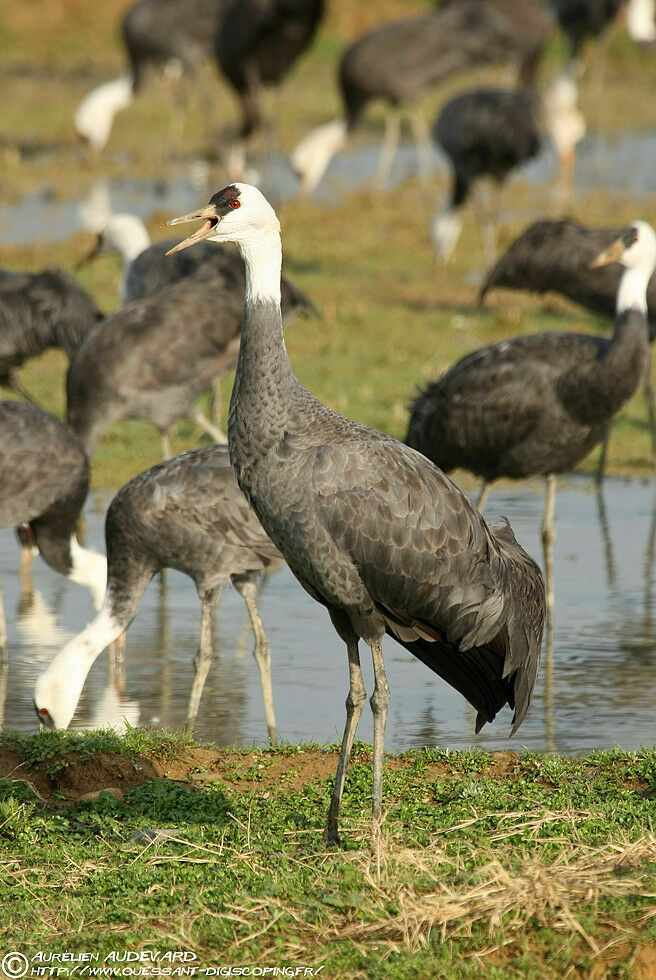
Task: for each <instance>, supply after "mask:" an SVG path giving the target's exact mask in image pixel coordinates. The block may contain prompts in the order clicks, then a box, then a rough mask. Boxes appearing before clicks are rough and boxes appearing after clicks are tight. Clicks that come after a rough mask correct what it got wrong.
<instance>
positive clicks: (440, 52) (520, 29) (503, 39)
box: [339, 0, 552, 128]
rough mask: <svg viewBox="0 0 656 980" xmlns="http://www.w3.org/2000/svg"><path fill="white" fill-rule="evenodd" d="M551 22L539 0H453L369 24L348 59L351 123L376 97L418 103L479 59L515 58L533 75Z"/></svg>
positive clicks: (343, 70)
mask: <svg viewBox="0 0 656 980" xmlns="http://www.w3.org/2000/svg"><path fill="white" fill-rule="evenodd" d="M551 23H552V21H551V18H550V17H549V15H548V13H547V12H546V11H545V10H544V9H543V8H542V7H541V6H539V5H538V4H536V3H534V2H533V0H452V2H450V3H448V4H445V5H442V6H441V7H440V8H439V9H438V10H437V11H436V12H435V13H433V14H426V15H424V16H420V17H408V18H405V19H404V20H398V21H393V22H392V23H389V24H383V25H382V26H380V27H377V28H374V29H373V30H371V31H368V32H367V33H366V34H364V35H363V36H362V37H360V38H358V40H357V41H355V43H354V44H352V45H351V46H350V47H349V48H348V49H347V50H346V52H345V54H344V56H343V57H342V61H341V63H340V70H339V81H340V88H341V92H342V99H343V102H344V108H345V115H346V119H347V122H348V125H349V128H352V127H353V126H354V125H355V124H356V123H357V121H358V119H359V117H360V116H361V114H362V112H363V110H364V108H365V106H366V105H367V104H368V103H369V102H370V101H372V100H374V99H380V98H382V99H385V100H386V101H388V102H390V103H391V104H392V105H408V104H411V103H413V102H415V101H416V100H417V99H418V98H420V97H421V95H423V93H424V92H426V91H427V90H428V89H429V88H430V87H432V86H434V85H436V84H437V83H438V82H440V81H442V79H444V78H446V77H447V76H448V75H450V74H453V73H454V72H456V71H462V70H463V69H466V68H470V67H471V66H473V65H479V64H488V63H491V62H497V61H515V62H518V63H519V65H520V69H521V74H522V78H523V80H524V81H526V82H529V81H532V80H533V77H534V74H535V69H536V67H537V64H538V62H539V59H540V55H541V52H542V47H543V45H544V43H545V40H546V37H547V34H548V32H549V30H550V28H551Z"/></svg>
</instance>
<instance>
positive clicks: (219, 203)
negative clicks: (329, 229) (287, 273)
mask: <svg viewBox="0 0 656 980" xmlns="http://www.w3.org/2000/svg"><path fill="white" fill-rule="evenodd" d="M199 219H204V221H205V224H204V225H203V226H202V228H199V230H198V231H196V232H194V234H193V235H190V236H189V238H185V240H184V241H183V242H180V244H179V245H176V246H175V248H172V249H170V251H168V252H167V253H166V254H167V255H171V254H172V253H173V252H179V251H180V250H181V249H183V248H189V246H190V245H196V244H197V242H203V241H209V242H234V243H235V244H236V245H237V246H238V247H239V251H240V252H241V254H242V255H243V257H244V263H245V265H246V300H247V302H250V301H252V300H255V299H263V300H265V299H272V300H277V301H278V302H279V301H280V265H281V260H282V259H281V255H282V253H281V244H280V222H279V221H278V218H277V217H276V212H275V211H274V210H273V208H272V207H271V205H270V204H269V202H268V201H267V199H266V198H265V196H264V194H262V192H261V191H259V190H258V189H257V187H253V185H252V184H229V185H228V187H224V188H223V190H221V191H218V192H217V193H216V194H215V195H214V197H213V198H212V199H211V200H210V203H209V204H208V205H207V207H206V208H200V210H198V211H192V212H191V214H185V215H183V216H182V217H181V218H173V219H172V220H171V221H169V224H170V225H177V224H182V222H185V221H198V220H199Z"/></svg>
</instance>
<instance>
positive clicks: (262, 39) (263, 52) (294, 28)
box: [214, 0, 325, 168]
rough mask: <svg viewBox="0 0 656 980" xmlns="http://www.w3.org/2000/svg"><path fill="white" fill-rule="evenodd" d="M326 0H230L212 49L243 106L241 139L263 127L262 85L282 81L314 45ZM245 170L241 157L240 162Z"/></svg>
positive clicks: (276, 83)
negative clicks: (297, 60)
mask: <svg viewBox="0 0 656 980" xmlns="http://www.w3.org/2000/svg"><path fill="white" fill-rule="evenodd" d="M324 8H325V3H324V0H230V2H229V3H228V6H227V8H226V10H225V14H224V16H223V18H222V20H221V25H220V28H219V30H218V32H217V34H216V39H215V43H214V52H215V55H216V59H217V62H218V64H219V67H220V68H221V71H222V72H223V74H224V76H225V78H226V79H227V80H228V82H229V83H230V85H231V86H232V88H233V89H234V91H235V93H236V95H237V98H238V99H239V103H240V108H241V124H240V127H239V140H240V141H244V140H247V139H249V137H251V136H252V135H253V133H254V132H255V131H256V130H257V129H259V128H260V126H261V125H262V119H261V116H260V107H259V101H260V89H261V88H262V86H263V85H280V84H281V82H282V81H283V80H284V78H285V76H286V75H287V74H288V72H289V71H290V70H291V68H292V66H293V64H294V62H295V61H296V59H297V58H298V57H299V56H300V55H301V54H303V52H304V51H305V50H306V49H307V48H308V47H309V46H310V44H311V42H312V40H313V38H314V35H315V33H316V30H317V27H318V26H319V21H320V20H321V18H322V17H323V13H324ZM242 168H243V161H242Z"/></svg>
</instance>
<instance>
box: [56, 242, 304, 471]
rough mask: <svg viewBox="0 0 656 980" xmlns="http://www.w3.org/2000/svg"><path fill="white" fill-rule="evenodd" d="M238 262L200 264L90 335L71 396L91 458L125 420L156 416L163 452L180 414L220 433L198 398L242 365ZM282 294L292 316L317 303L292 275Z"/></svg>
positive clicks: (71, 412)
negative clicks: (105, 434) (115, 425)
mask: <svg viewBox="0 0 656 980" xmlns="http://www.w3.org/2000/svg"><path fill="white" fill-rule="evenodd" d="M171 258H173V256H172V257H171ZM239 266H240V260H239V258H238V256H235V257H234V259H233V260H232V261H226V262H225V263H221V262H220V263H219V264H218V268H217V264H216V263H215V264H214V265H209V266H202V267H201V268H200V269H199V271H198V272H196V273H195V274H194V275H191V276H186V277H185V278H182V279H180V280H178V281H177V282H173V283H172V284H171V285H169V286H167V287H166V288H164V289H161V290H156V291H155V292H154V293H153V294H151V295H147V296H145V297H144V298H143V299H142V300H138V301H136V302H134V303H130V304H128V305H127V306H124V307H122V308H121V309H119V310H117V311H116V312H115V313H113V314H112V315H111V316H109V317H107V318H106V319H104V320H103V321H102V322H101V323H99V324H98V325H97V326H96V327H95V328H94V329H93V330H92V331H91V332H90V333H89V335H88V336H87V337H86V338H85V340H84V342H83V343H82V344H81V345H80V347H79V349H78V351H77V352H76V355H75V357H74V358H73V360H72V362H71V365H70V368H69V371H68V376H67V381H66V399H67V421H68V423H69V425H70V426H71V428H72V429H73V431H74V432H76V433H77V434H78V436H79V437H80V439H81V440H82V443H83V445H84V446H85V449H86V451H87V453H88V454H89V456H92V455H93V452H94V451H95V448H96V446H97V444H98V442H99V440H100V438H101V436H102V434H103V432H104V431H105V429H106V428H107V426H108V425H110V424H111V422H113V421H116V420H117V419H120V418H139V419H144V420H146V421H149V422H152V424H153V425H155V426H156V427H157V429H158V430H159V432H160V435H161V436H162V438H163V440H164V453H165V455H168V451H167V448H166V441H165V440H166V436H167V434H168V432H169V429H170V428H171V426H172V425H173V423H174V422H175V421H176V419H179V418H182V417H189V418H194V419H195V420H196V421H199V422H200V424H202V425H203V426H204V427H205V428H206V429H207V430H208V431H210V433H211V434H213V435H214V433H213V431H212V430H213V426H212V424H211V423H210V422H209V420H207V419H205V418H204V416H201V414H200V413H199V410H198V409H197V408H196V405H195V403H196V399H197V398H198V396H199V395H200V394H202V393H203V392H204V391H207V390H208V388H209V387H210V385H211V383H212V381H213V380H214V379H215V378H217V377H219V376H221V375H223V374H225V373H226V372H227V371H229V370H231V369H232V368H233V367H234V366H235V363H236V359H237V351H238V349H239V336H240V329H241V315H242V309H243V295H244V285H243V281H244V280H243V271H240V268H239ZM283 292H284V296H285V314H286V315H288V316H291V315H292V314H294V313H297V312H301V313H302V312H304V311H305V310H306V309H307V308H308V307H311V304H310V303H309V300H307V297H305V296H304V294H303V293H302V292H301V291H300V290H299V289H297V288H296V287H295V286H292V285H291V284H290V283H288V281H287V280H285V281H284V282H283ZM214 438H215V439H219V435H214Z"/></svg>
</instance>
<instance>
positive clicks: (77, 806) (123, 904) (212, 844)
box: [0, 731, 656, 980]
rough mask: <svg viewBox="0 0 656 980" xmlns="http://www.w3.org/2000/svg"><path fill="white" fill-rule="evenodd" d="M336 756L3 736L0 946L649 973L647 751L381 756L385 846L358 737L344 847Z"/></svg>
mask: <svg viewBox="0 0 656 980" xmlns="http://www.w3.org/2000/svg"><path fill="white" fill-rule="evenodd" d="M334 765H335V752H334V751H332V750H321V749H319V748H317V747H315V746H286V747H282V748H279V749H276V750H272V751H266V750H250V751H227V750H220V751H219V750H215V749H213V748H211V747H201V746H198V745H197V744H195V743H194V742H192V741H190V740H189V739H188V738H186V737H182V736H179V735H175V736H173V735H167V734H158V735H154V734H148V733H143V732H139V731H133V732H130V733H129V734H128V736H127V737H126V738H124V739H123V738H119V737H118V736H115V735H113V734H108V733H99V732H96V733H92V734H88V735H84V736H80V735H71V734H66V733H56V734H50V733H48V734H42V735H39V736H34V737H20V738H19V737H15V736H10V735H5V736H3V737H2V739H1V740H0V775H2V776H3V777H4V778H1V779H0V867H1V868H2V872H1V873H0V898H1V899H2V902H1V909H2V911H0V936H2V945H3V946H4V948H5V949H7V950H9V949H17V950H21V951H23V952H24V953H25V954H27V955H33V954H34V953H35V952H36V951H38V950H48V951H58V950H59V951H62V950H68V951H80V952H84V951H87V952H97V953H99V954H102V956H104V955H106V954H107V953H108V952H110V951H112V950H143V949H153V948H157V949H160V950H168V949H177V950H190V951H192V952H194V953H195V954H196V956H197V961H195V962H197V963H198V964H202V965H205V966H212V965H215V966H216V965H219V964H221V965H223V966H227V965H233V966H237V965H239V966H245V965H256V964H260V965H267V966H282V965H290V964H291V965H298V964H300V965H303V966H313V967H315V968H316V967H319V966H322V967H323V970H322V973H321V975H323V976H326V977H343V976H349V977H351V976H352V977H379V976H382V975H384V976H390V977H395V978H396V977H399V978H401V977H413V978H414V977H420V978H421V977H426V978H428V977H447V978H449V980H451V978H453V980H456V978H474V977H481V976H485V977H492V978H498V980H501V978H503V980H509V978H522V980H525V978H535V980H538V978H539V980H546V978H552V977H564V976H571V977H581V978H583V977H586V978H603V977H634V978H636V980H638V978H642V980H644V978H647V977H653V976H654V973H655V971H656V838H655V837H654V834H653V828H652V819H653V799H654V793H655V792H656V752H654V751H646V750H645V751H642V752H639V753H628V752H623V751H620V750H615V751H612V752H603V753H595V754H593V755H589V756H586V757H583V758H579V759H567V758H559V757H555V756H544V755H534V754H523V755H516V754H515V753H512V752H504V753H498V754H496V755H489V754H486V753H483V752H478V751H476V752H473V751H470V752H464V753H446V752H442V751H439V750H435V751H429V750H425V751H421V752H411V753H407V754H404V755H401V756H391V757H388V759H387V762H386V774H385V802H386V811H387V812H386V818H385V823H384V845H383V848H382V850H381V852H380V854H378V855H376V856H372V855H371V854H370V852H369V849H368V846H367V844H368V822H367V814H368V811H369V806H370V777H371V768H370V753H369V747H368V746H363V745H358V746H357V747H356V751H355V761H354V764H353V765H352V768H351V770H350V772H349V776H348V779H347V785H346V792H345V799H344V815H343V821H342V830H343V837H344V846H343V848H342V849H340V850H333V851H326V850H325V849H324V847H323V844H322V837H321V831H322V824H323V818H324V815H325V811H326V807H327V802H328V796H329V792H330V785H331V776H332V772H333V769H334ZM149 829H159V830H160V831H161V830H166V832H167V834H168V836H166V835H164V834H161V835H160V836H159V837H157V838H156V839H155V840H153V839H152V838H151V836H149V835H148V833H146V831H148V830H149ZM102 956H101V959H102ZM381 961H382V962H383V963H384V966H381Z"/></svg>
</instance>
